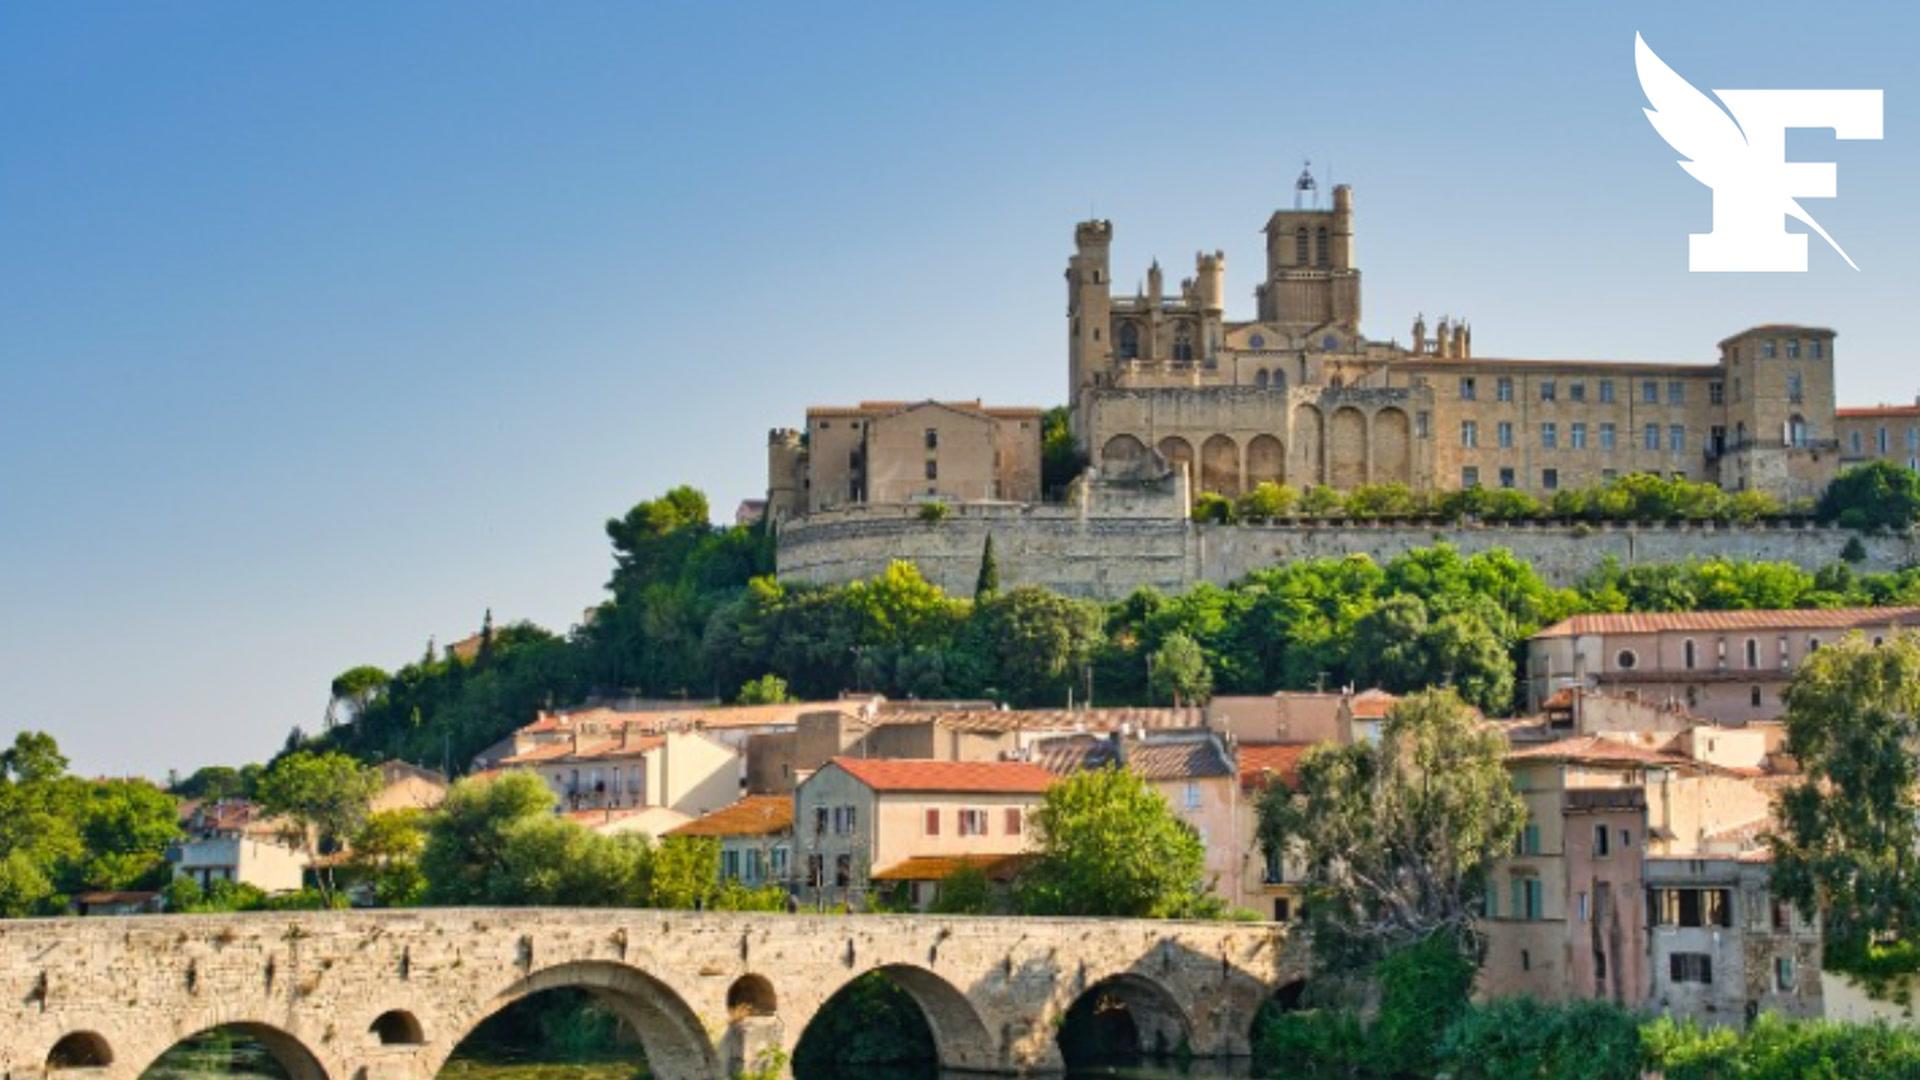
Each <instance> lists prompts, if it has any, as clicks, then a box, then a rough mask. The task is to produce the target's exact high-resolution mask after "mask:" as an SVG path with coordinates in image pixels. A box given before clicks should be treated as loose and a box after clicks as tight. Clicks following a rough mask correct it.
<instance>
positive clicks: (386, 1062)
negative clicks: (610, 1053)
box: [0, 908, 1305, 1080]
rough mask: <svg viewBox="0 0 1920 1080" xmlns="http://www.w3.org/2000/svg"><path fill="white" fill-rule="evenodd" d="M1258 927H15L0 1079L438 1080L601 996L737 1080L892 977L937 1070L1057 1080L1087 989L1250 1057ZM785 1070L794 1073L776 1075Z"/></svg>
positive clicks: (291, 917)
mask: <svg viewBox="0 0 1920 1080" xmlns="http://www.w3.org/2000/svg"><path fill="white" fill-rule="evenodd" d="M1303 952H1304V950H1303V948H1302V947H1301V946H1300V945H1298V944H1293V945H1290V944H1289V943H1288V941H1287V938H1286V934H1285V931H1284V929H1283V928H1282V927H1279V926H1276V925H1272V924H1260V923H1224V922H1222V923H1208V922H1166V921H1143V920H1141V921H1136V920H1097V919H1024V918H967V917H931V916H918V915H899V916H887V915H859V916H846V915H783V914H774V915H760V914H733V913H704V914H701V913H693V912H670V911H653V910H620V909H611V910H607V909H555V908H527V909H475V908H443V909H423V910H410V911H383V912H312V913H307V912H302V913H283V914H252V915H210V916H133V917H122V918H88V919H45V920H22V921H15V922H4V923H0V982H4V984H5V997H4V999H0V1074H4V1076H5V1078H6V1080H25V1078H28V1077H32V1078H35V1080H40V1078H43V1077H48V1078H68V1080H123V1078H124V1080H135V1078H136V1077H138V1076H140V1074H141V1073H142V1072H143V1071H144V1070H145V1069H146V1068H147V1067H148V1066H149V1065H151V1064H152V1063H153V1062H154V1060H155V1059H156V1058H158V1057H159V1056H160V1055H161V1054H162V1053H164V1052H165V1051H166V1050H167V1049H169V1048H170V1047H172V1046H173V1045H174V1044H175V1043H177V1042H179V1041H180V1040H182V1039H185V1038H187V1037H189V1036H192V1035H194V1034H197V1033H199V1032H202V1031H206V1030H209V1029H212V1028H216V1027H230V1028H235V1029H239V1030H243V1031H245V1032H247V1033H249V1034H251V1035H252V1037H253V1038H255V1039H256V1040H258V1041H259V1042H261V1043H262V1044H264V1045H265V1046H267V1047H268V1048H269V1049H270V1050H271V1051H272V1052H273V1054H274V1056H275V1057H277V1058H278V1059H279V1060H280V1061H281V1062H282V1063H283V1064H284V1065H285V1066H286V1067H287V1070H288V1073H289V1075H291V1076H292V1077H293V1080H429V1078H431V1077H433V1076H434V1075H435V1074H436V1073H437V1072H438V1071H439V1069H440V1067H441V1065H442V1064H443V1063H444V1062H445V1061H446V1059H447V1057H448V1055H450V1054H451V1053H452V1052H453V1050H454V1048H455V1047H456V1046H457V1045H458V1044H459V1043H460V1041H461V1039H463V1038H464V1037H466V1036H467V1035H468V1034H469V1033H471V1032H472V1031H473V1030H474V1029H475V1028H476V1027H477V1026H478V1025H479V1024H480V1023H481V1022H482V1021H484V1020H485V1019H487V1018H488V1017H489V1016H491V1015H493V1014H494V1013H495V1012H498V1011H499V1010H500V1009H502V1008H504V1007H505V1006H507V1005H509V1004H511V1003H513V1002H514V1001H517V1000H519V999H521V998H523V997H526V996H528V995H531V994H535V993H539V992H541V991H545V990H552V989H556V988H561V987H578V988H581V989H584V990H587V991H589V992H591V993H593V994H594V995H595V996H596V997H598V998H599V999H601V1000H602V1001H604V1002H605V1003H606V1004H607V1005H608V1006H609V1007H611V1008H612V1009H613V1010H615V1011H616V1012H618V1013H619V1014H620V1015H621V1016H622V1017H624V1018H625V1019H626V1020H627V1021H628V1022H629V1024H630V1025H631V1026H632V1028H633V1029H634V1031H636V1032H637V1033H638V1034H639V1037H640V1040H641V1042H642V1044H643V1046H644V1049H645V1052H646V1055H647V1060H648V1062H649V1064H650V1066H651V1067H652V1069H653V1072H654V1074H655V1075H656V1076H659V1077H662V1078H665V1080H705V1078H713V1077H724V1076H728V1075H730V1074H734V1073H737V1072H740V1071H742V1070H743V1069H752V1068H755V1067H757V1066H761V1065H765V1064H767V1063H768V1062H772V1061H777V1060H779V1059H778V1058H776V1057H775V1056H774V1055H772V1054H771V1053H770V1051H772V1050H775V1049H777V1050H779V1051H783V1052H785V1053H787V1054H791V1053H792V1051H793V1049H794V1047H795V1045H796V1044H797V1043H798V1042H799V1040H800V1035H801V1032H803V1031H804V1030H805V1029H806V1026H807V1023H808V1021H809V1020H811V1019H812V1018H813V1016H814V1014H815V1012H816V1011H818V1010H819V1009H820V1008H821V1006H822V1005H824V1004H825V1003H826V1002H827V1000H828V999H829V998H830V997H832V996H833V995H834V993H835V992H837V991H838V990H840V989H841V988H843V987H844V986H846V985H847V983H849V982H850V981H852V980H853V979H854V978H856V977H858V976H860V975H862V974H864V973H866V972H869V971H874V970H879V971H882V972H884V973H886V974H887V975H888V976H889V977H890V978H891V979H892V980H893V981H894V982H895V983H896V984H897V985H899V986H900V987H902V988H903V989H904V990H906V992H907V993H908V994H910V995H911V996H912V998H913V999H914V1001H915V1002H917V1003H918V1004H919V1006H920V1009H921V1011H922V1012H923V1013H924V1014H925V1015H926V1019H927V1022H928V1027H929V1028H930V1029H931V1030H932V1032H933V1034H934V1039H935V1042H936V1043H937V1045H938V1049H939V1054H940V1060H941V1063H942V1064H943V1065H944V1066H945V1067H947V1068H950V1069H953V1070H957V1071H963V1072H979V1073H995V1074H1013V1075H1019V1074H1026V1073H1046V1072H1051V1071H1056V1070H1059V1069H1060V1068H1061V1067H1062V1066H1063V1061H1062V1058H1061V1052H1060V1049H1059V1047H1058V1046H1057V1045H1056V1042H1055V1036H1056V1034H1057V1033H1058V1031H1059V1029H1060V1027H1061V1025H1062V1024H1063V1023H1064V1021H1065V1017H1066V1015H1067V1012H1068V1010H1069V1009H1070V1008H1072V1007H1073V1006H1074V1004H1075V1003H1076V1002H1078V1001H1081V1000H1082V998H1083V997H1085V996H1086V995H1089V994H1094V995H1099V996H1100V1000H1103V1001H1104V1002H1105V1005H1106V1007H1108V1008H1112V1007H1114V1006H1116V1005H1120V1004H1123V1005H1125V1007H1126V1008H1127V1011H1128V1013H1129V1014H1130V1015H1131V1016H1132V1018H1133V1019H1134V1021H1135V1027H1136V1029H1137V1030H1138V1031H1139V1032H1140V1037H1141V1040H1142V1043H1143V1044H1144V1045H1146V1046H1147V1047H1149V1048H1150V1047H1152V1046H1156V1045H1158V1046H1167V1047H1177V1046H1180V1045H1182V1044H1184V1045H1185V1046H1186V1047H1187V1048H1189V1049H1190V1050H1191V1051H1192V1052H1193V1053H1194V1054H1195V1055H1197V1056H1201V1057H1234V1056H1242V1055H1245V1054H1246V1053H1247V1052H1248V1048H1249V1046H1248V1044H1249V1034H1250V1029H1251V1027H1252V1024H1253V1020H1254V1016H1255V1013H1256V1012H1257V1011H1258V1009H1259V1007H1260V1006H1261V1004H1262V1003H1263V1002H1265V1001H1266V1000H1267V999H1268V998H1269V997H1270V996H1271V995H1272V994H1274V993H1275V992H1276V991H1277V990H1279V989H1281V988H1282V987H1286V986H1289V985H1290V984H1292V983H1294V982H1296V981H1297V980H1299V979H1300V978H1301V977H1302V976H1303V973H1304V970H1305V961H1304V955H1303ZM776 1071H777V1070H776Z"/></svg>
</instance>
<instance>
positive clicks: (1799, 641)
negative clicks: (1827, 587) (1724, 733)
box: [1526, 607, 1920, 725]
mask: <svg viewBox="0 0 1920 1080" xmlns="http://www.w3.org/2000/svg"><path fill="white" fill-rule="evenodd" d="M1915 627H1920V607H1883V608H1833V609H1825V610H1816V609H1808V610H1789V611H1698V612H1662V613H1647V614H1599V615H1575V616H1573V617H1572V618H1569V619H1564V620H1562V621H1560V622H1558V623H1555V624H1554V625H1552V626H1549V627H1547V628H1546V629H1544V630H1542V631H1540V632H1539V633H1537V634H1535V635H1534V636H1533V637H1532V638H1531V639H1529V640H1528V642H1527V662H1526V663H1527V667H1526V680H1527V700H1528V703H1529V708H1530V709H1532V710H1539V709H1541V708H1543V707H1544V705H1545V703H1546V702H1548V701H1549V700H1551V699H1552V698H1553V697H1554V696H1555V694H1557V693H1558V692H1559V691H1561V690H1563V689H1566V688H1569V687H1577V688H1589V689H1597V690H1599V691H1601V692H1603V693H1605V694H1609V695H1613V696H1619V697H1629V696H1631V697H1637V698H1639V699H1640V700H1642V701H1647V702H1652V703H1655V704H1661V703H1668V704H1672V705H1675V706H1676V707H1680V708H1684V709H1685V710H1686V711H1687V712H1688V713H1691V714H1693V715H1695V716H1698V717H1701V718H1703V719H1705V720H1707V721H1710V722H1712V723H1715V724H1721V725H1739V724H1749V723H1753V722H1755V721H1768V720H1775V719H1778V718H1779V717H1780V715H1781V714H1782V712H1783V711H1784V706H1783V704H1782V701H1781V693H1782V691H1784V690H1785V689H1786V686H1787V684H1788V683H1789V682H1790V681H1792V679H1793V673H1794V670H1795V669H1796V668H1797V667H1798V666H1799V664H1800V662H1801V661H1802V660H1804V659H1806V657H1807V656H1808V655H1810V654H1811V653H1812V652H1813V651H1814V650H1816V649H1818V648H1820V646H1821V644H1822V643H1832V642H1834V641H1838V640H1839V639H1840V638H1842V637H1844V636H1846V635H1847V634H1850V633H1861V634H1865V635H1867V636H1868V637H1869V638H1873V639H1876V640H1877V639H1880V638H1883V637H1885V636H1888V635H1891V634H1893V633H1895V632H1897V631H1899V630H1902V629H1912V628H1915Z"/></svg>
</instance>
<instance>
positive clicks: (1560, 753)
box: [1507, 735, 1701, 766]
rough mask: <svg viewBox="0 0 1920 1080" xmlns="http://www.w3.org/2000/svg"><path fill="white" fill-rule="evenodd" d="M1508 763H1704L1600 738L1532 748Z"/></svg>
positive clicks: (1514, 752)
mask: <svg viewBox="0 0 1920 1080" xmlns="http://www.w3.org/2000/svg"><path fill="white" fill-rule="evenodd" d="M1507 760H1508V761H1522V762H1525V761H1566V762H1575V763H1578V764H1582V765H1661V766H1699V765H1701V763H1700V762H1696V761H1694V760H1693V759H1692V758H1689V757H1685V756H1683V755H1680V754H1676V753H1673V752H1672V751H1670V750H1653V749H1650V748H1648V747H1644V746H1635V745H1633V744H1631V743H1624V742H1618V741H1616V740H1613V739H1603V738H1601V737H1600V736H1598V735H1580V736H1576V737H1574V738H1571V739H1561V740H1559V741H1558V742H1550V743H1547V744H1545V745H1544V746H1529V747H1526V748H1524V749H1520V750H1510V751H1508V752H1507Z"/></svg>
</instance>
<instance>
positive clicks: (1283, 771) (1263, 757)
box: [1235, 743, 1314, 791]
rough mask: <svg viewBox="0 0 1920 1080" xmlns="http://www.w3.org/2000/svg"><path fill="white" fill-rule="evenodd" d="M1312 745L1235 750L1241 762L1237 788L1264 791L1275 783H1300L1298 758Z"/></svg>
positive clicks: (1264, 746)
mask: <svg viewBox="0 0 1920 1080" xmlns="http://www.w3.org/2000/svg"><path fill="white" fill-rule="evenodd" d="M1313 746H1314V744H1313V743H1266V744H1255V745H1251V746H1250V745H1248V744H1246V743H1241V744H1240V745H1239V746H1238V747H1236V748H1235V753H1236V755H1237V756H1238V757H1239V759H1240V786H1241V787H1242V788H1245V789H1247V790H1249V791H1251V790H1254V789H1256V788H1266V787H1268V786H1270V785H1271V784H1272V783H1273V782H1274V781H1275V780H1278V781H1280V782H1281V783H1284V784H1286V785H1288V786H1290V787H1291V786H1294V785H1296V784H1298V783H1299V782H1300V759H1302V758H1304V757H1306V756H1307V751H1308V750H1311V749H1312V748H1313Z"/></svg>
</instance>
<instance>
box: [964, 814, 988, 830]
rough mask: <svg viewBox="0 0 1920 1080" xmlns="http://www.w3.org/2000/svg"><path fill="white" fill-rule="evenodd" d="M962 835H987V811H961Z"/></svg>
mask: <svg viewBox="0 0 1920 1080" xmlns="http://www.w3.org/2000/svg"><path fill="white" fill-rule="evenodd" d="M960 835H961V836H985V835H987V812H986V811H985V810H962V811H960Z"/></svg>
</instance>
